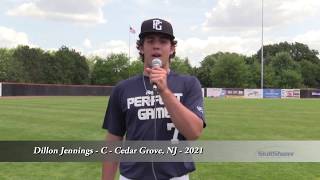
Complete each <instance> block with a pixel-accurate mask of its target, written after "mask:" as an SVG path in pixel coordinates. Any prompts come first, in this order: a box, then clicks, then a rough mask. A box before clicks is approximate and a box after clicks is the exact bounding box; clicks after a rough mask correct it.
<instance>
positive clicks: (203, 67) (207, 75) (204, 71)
mask: <svg viewBox="0 0 320 180" xmlns="http://www.w3.org/2000/svg"><path fill="white" fill-rule="evenodd" d="M223 54H224V53H222V52H218V53H215V54H211V55H208V56H206V57H205V58H204V59H203V61H201V63H200V67H199V68H195V69H194V73H195V74H196V76H197V77H198V79H199V81H200V82H201V84H202V86H204V87H213V86H214V84H213V79H212V76H211V74H212V71H213V67H214V65H215V63H216V60H217V58H219V57H220V56H221V55H223Z"/></svg>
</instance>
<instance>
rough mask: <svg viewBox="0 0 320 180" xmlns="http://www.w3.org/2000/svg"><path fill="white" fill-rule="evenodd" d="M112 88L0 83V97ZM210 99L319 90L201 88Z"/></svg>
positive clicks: (305, 94) (101, 92) (307, 94)
mask: <svg viewBox="0 0 320 180" xmlns="http://www.w3.org/2000/svg"><path fill="white" fill-rule="evenodd" d="M112 88H113V86H99V85H64V84H31V83H8V82H0V96H110V95H111V92H112ZM202 95H203V97H210V98H245V99H261V98H279V99H300V98H320V89H244V88H202Z"/></svg>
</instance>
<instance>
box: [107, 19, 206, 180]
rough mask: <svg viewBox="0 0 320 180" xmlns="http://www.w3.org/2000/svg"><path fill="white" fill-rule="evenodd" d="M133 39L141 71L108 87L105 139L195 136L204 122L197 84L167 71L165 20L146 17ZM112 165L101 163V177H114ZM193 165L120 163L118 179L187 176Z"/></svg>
mask: <svg viewBox="0 0 320 180" xmlns="http://www.w3.org/2000/svg"><path fill="white" fill-rule="evenodd" d="M139 38H140V39H139V40H138V41H137V48H138V50H139V54H140V56H141V58H142V60H143V62H144V70H143V72H141V75H137V76H135V77H132V78H130V79H127V80H124V81H122V82H120V83H119V84H117V85H116V86H115V88H114V89H113V92H112V95H111V96H110V99H109V103H108V108H107V111H106V114H105V118H104V123H103V128H105V129H107V130H108V133H107V140H108V141H121V140H123V136H124V135H125V139H126V140H132V141H134V140H149V141H150V140H161V141H166V140H167V141H170V140H196V139H197V138H198V137H199V136H200V134H201V132H202V129H203V128H204V127H205V122H204V114H203V98H202V91H201V86H200V83H199V81H198V80H197V78H195V77H192V76H182V75H178V74H176V73H174V72H172V71H171V70H170V59H171V58H173V57H174V55H175V48H176V43H177V42H176V41H175V40H174V39H175V37H174V35H173V29H172V26H171V24H170V23H169V22H167V21H165V20H162V19H158V18H155V19H149V20H146V21H144V22H143V23H142V25H141V32H140V34H139ZM154 59H160V60H161V62H162V63H161V64H162V66H161V67H153V68H152V61H153V60H154ZM153 84H155V85H156V86H157V92H154V91H153ZM155 109H156V110H155ZM155 114H156V115H155ZM175 131H176V133H175ZM177 131H178V132H179V133H177ZM117 167H118V163H114V162H104V164H103V170H102V171H103V172H102V179H104V180H107V179H114V176H115V174H116V171H117ZM194 170H195V167H194V163H192V162H162V163H160V162H134V163H124V162H121V163H120V179H126V180H127V179H138V180H144V179H146V180H152V179H156V180H164V179H166V180H168V179H174V180H187V179H189V176H188V173H189V172H192V171H194Z"/></svg>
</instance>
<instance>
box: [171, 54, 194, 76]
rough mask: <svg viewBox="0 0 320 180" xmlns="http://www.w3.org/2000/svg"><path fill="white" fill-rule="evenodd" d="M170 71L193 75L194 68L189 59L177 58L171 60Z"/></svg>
mask: <svg viewBox="0 0 320 180" xmlns="http://www.w3.org/2000/svg"><path fill="white" fill-rule="evenodd" d="M170 69H172V70H173V71H175V72H177V73H180V74H191V69H192V68H191V65H190V63H189V60H188V58H185V59H181V58H179V57H177V56H176V57H174V58H173V59H171V64H170Z"/></svg>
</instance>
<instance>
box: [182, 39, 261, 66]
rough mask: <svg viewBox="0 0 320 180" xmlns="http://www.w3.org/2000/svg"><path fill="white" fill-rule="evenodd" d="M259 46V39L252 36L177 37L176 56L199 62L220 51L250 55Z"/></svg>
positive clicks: (197, 63) (196, 63)
mask: <svg viewBox="0 0 320 180" xmlns="http://www.w3.org/2000/svg"><path fill="white" fill-rule="evenodd" d="M259 48H260V39H259V38H253V37H237V36H230V37H226V36H225V37H216V36H210V37H208V38H207V39H199V38H188V39H185V40H182V39H178V46H177V56H180V57H188V58H189V60H190V63H191V64H192V65H199V62H200V61H202V60H203V58H204V57H205V56H207V55H210V54H213V53H216V52H219V51H222V52H236V53H241V54H245V55H252V54H254V53H256V51H257V50H258V49H259Z"/></svg>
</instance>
